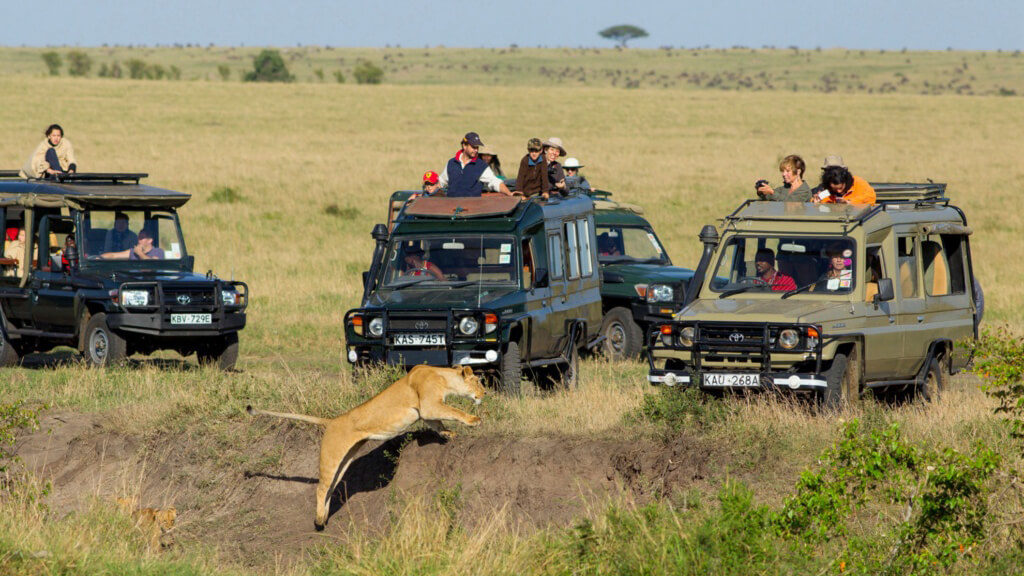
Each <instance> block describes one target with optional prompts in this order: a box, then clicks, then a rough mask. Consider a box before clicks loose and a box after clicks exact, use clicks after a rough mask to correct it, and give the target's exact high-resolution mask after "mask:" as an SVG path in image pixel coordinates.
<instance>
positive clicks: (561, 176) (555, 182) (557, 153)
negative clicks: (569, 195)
mask: <svg viewBox="0 0 1024 576" xmlns="http://www.w3.org/2000/svg"><path fill="white" fill-rule="evenodd" d="M542 144H543V146H544V159H545V160H547V162H548V181H549V182H551V187H552V188H554V189H556V190H558V191H559V192H561V193H562V194H565V191H566V190H565V170H563V169H562V165H561V164H559V162H558V159H559V158H561V157H562V156H565V146H562V139H561V138H548V139H547V140H545V141H544V142H542Z"/></svg>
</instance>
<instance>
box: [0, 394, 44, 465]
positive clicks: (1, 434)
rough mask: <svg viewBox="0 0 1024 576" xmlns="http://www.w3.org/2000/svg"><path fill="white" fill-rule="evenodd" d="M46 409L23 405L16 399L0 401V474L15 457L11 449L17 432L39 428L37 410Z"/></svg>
mask: <svg viewBox="0 0 1024 576" xmlns="http://www.w3.org/2000/svg"><path fill="white" fill-rule="evenodd" d="M44 409H46V406H42V407H41V408H39V409H30V408H26V407H25V403H24V402H21V401H18V402H14V403H13V404H3V403H0V474H2V473H4V472H6V471H7V467H8V465H9V464H10V462H11V461H12V460H13V459H14V458H15V456H14V453H13V452H12V449H13V447H14V439H15V435H16V434H17V432H19V431H21V430H26V429H27V430H38V429H39V411H40V410H44Z"/></svg>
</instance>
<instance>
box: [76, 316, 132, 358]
mask: <svg viewBox="0 0 1024 576" xmlns="http://www.w3.org/2000/svg"><path fill="white" fill-rule="evenodd" d="M84 334H85V339H84V341H85V350H83V353H84V356H85V361H86V362H88V363H89V365H90V366H92V367H94V368H101V367H104V366H119V365H121V364H124V361H125V360H126V359H127V358H128V346H127V344H126V343H125V340H124V338H122V337H121V336H119V335H118V334H117V333H115V332H114V331H113V330H111V329H110V327H108V326H107V315H106V314H104V313H103V312H100V313H99V314H94V315H93V316H90V317H89V321H88V322H86V323H85V332H84Z"/></svg>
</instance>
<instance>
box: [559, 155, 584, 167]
mask: <svg viewBox="0 0 1024 576" xmlns="http://www.w3.org/2000/svg"><path fill="white" fill-rule="evenodd" d="M562 168H575V169H577V170H579V169H580V168H583V164H580V161H579V160H577V159H576V158H575V157H574V156H570V157H568V158H566V159H565V163H563V164H562Z"/></svg>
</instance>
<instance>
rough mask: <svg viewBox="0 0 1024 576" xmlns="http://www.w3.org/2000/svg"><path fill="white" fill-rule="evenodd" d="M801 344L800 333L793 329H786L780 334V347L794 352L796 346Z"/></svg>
mask: <svg viewBox="0 0 1024 576" xmlns="http://www.w3.org/2000/svg"><path fill="white" fill-rule="evenodd" d="M799 343H800V333H799V332H797V331H796V330H794V329H792V328H786V329H785V330H783V331H782V332H779V346H781V347H783V348H785V349H786V350H792V349H793V348H796V345H797V344H799Z"/></svg>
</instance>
